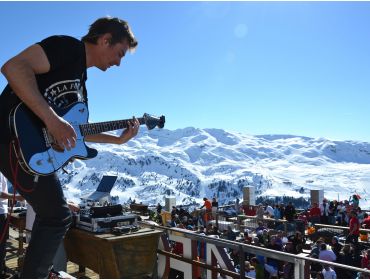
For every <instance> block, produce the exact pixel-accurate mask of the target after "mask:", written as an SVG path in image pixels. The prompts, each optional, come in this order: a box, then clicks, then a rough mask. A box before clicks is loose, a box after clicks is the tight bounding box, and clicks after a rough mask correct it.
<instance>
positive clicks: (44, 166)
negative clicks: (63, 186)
mask: <svg viewBox="0 0 370 280" xmlns="http://www.w3.org/2000/svg"><path fill="white" fill-rule="evenodd" d="M53 109H54V111H55V112H56V113H57V114H58V115H59V116H60V117H62V118H63V119H64V120H66V121H67V122H68V123H69V124H70V125H71V126H72V127H73V128H74V130H75V132H76V135H77V138H76V146H75V147H74V148H71V150H69V151H68V150H67V149H61V148H60V146H59V145H58V144H57V143H55V141H54V139H53V137H52V136H51V135H50V133H49V132H48V130H47V128H46V127H45V125H44V123H43V122H42V121H41V120H40V119H39V118H38V117H37V116H36V115H35V114H34V113H33V112H32V111H31V110H30V109H29V108H28V107H27V106H26V105H25V104H24V103H20V104H19V105H18V106H16V107H15V108H14V109H13V110H12V112H11V113H10V117H9V124H10V128H11V131H12V135H13V139H14V140H13V141H12V143H13V147H14V150H15V153H16V156H17V159H18V161H19V163H20V166H21V167H22V169H23V170H24V171H25V172H27V173H29V174H31V175H49V174H52V173H54V172H56V171H57V170H59V169H60V168H62V167H64V166H65V165H66V164H68V162H69V161H70V160H72V159H75V158H77V159H91V158H94V157H95V156H96V155H97V154H98V152H97V150H95V149H92V148H89V147H88V146H86V144H85V141H84V138H85V136H87V135H94V134H99V133H101V132H106V131H113V130H117V129H121V128H127V127H128V122H129V121H131V120H132V119H127V120H118V121H109V122H100V123H88V122H87V121H88V116H89V112H88V108H87V106H86V104H84V103H82V102H76V103H73V104H71V105H70V106H68V107H66V108H63V109H59V108H53ZM138 121H139V122H140V125H143V124H145V125H146V126H147V128H148V129H149V130H150V129H153V128H155V127H156V126H157V127H159V128H163V127H164V123H165V117H164V116H161V117H155V116H152V115H149V114H144V116H143V117H142V118H138Z"/></svg>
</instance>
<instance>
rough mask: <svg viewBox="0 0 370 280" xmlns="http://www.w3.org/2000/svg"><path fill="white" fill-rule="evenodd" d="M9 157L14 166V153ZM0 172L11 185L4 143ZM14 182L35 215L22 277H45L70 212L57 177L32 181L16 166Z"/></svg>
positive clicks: (1, 152) (66, 227) (43, 177)
mask: <svg viewBox="0 0 370 280" xmlns="http://www.w3.org/2000/svg"><path fill="white" fill-rule="evenodd" d="M12 158H13V166H14V164H15V163H14V160H15V156H14V152H13V154H12ZM17 164H18V163H17ZM0 172H1V173H3V175H4V176H5V177H6V178H7V179H8V180H9V181H10V182H11V183H12V184H13V185H14V182H13V179H14V178H13V175H12V173H11V168H10V166H9V145H7V144H0ZM16 180H17V182H18V184H20V185H21V187H22V188H23V190H21V189H17V191H18V192H19V193H20V194H21V195H22V196H23V197H24V198H25V199H26V200H27V203H29V204H30V205H31V206H32V208H33V210H34V211H35V213H36V218H35V222H34V224H33V228H32V235H31V240H30V243H29V245H28V248H27V252H26V256H25V259H24V265H23V270H22V273H21V278H31V279H32V278H46V277H47V276H48V273H49V270H50V268H51V266H52V262H53V259H54V256H55V253H56V251H57V249H58V246H59V245H60V243H61V242H62V240H63V238H64V236H65V234H66V232H67V230H68V228H69V226H70V224H71V221H72V218H71V212H70V210H69V208H68V205H67V202H66V200H65V198H64V195H63V190H62V187H61V184H60V181H59V179H58V177H57V175H56V174H53V175H49V176H39V177H38V180H37V181H35V177H34V176H32V175H29V174H28V173H26V172H25V171H23V169H22V168H21V167H20V166H19V167H18V175H17V178H16ZM30 190H32V191H31V192H29V191H30Z"/></svg>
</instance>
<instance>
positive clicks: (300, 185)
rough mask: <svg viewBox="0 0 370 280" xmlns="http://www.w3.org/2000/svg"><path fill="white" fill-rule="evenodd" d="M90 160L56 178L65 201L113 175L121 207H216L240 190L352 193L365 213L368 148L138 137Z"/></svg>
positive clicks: (295, 140) (186, 133)
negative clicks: (173, 202)
mask: <svg viewBox="0 0 370 280" xmlns="http://www.w3.org/2000/svg"><path fill="white" fill-rule="evenodd" d="M89 146H90V147H93V148H96V149H97V150H98V151H99V154H98V156H97V157H96V158H94V159H91V160H87V161H81V160H75V161H74V162H73V163H71V164H69V165H68V166H67V167H66V169H67V171H68V172H69V174H64V173H63V174H62V175H61V178H62V181H63V183H64V184H65V193H66V196H67V197H68V198H69V199H72V200H75V201H77V200H78V198H79V197H80V196H82V195H84V194H86V193H88V192H92V191H94V190H95V189H96V187H97V184H98V183H99V181H100V179H101V178H102V176H103V175H118V179H117V182H116V184H115V187H114V188H113V190H112V192H111V194H112V195H116V196H118V197H119V199H120V202H121V203H124V202H126V201H127V200H129V199H132V200H133V199H135V200H136V201H140V202H143V203H149V204H156V203H157V202H160V203H162V204H163V203H164V197H165V196H166V195H171V196H176V198H177V204H190V203H194V202H198V203H200V202H201V199H202V198H203V197H205V196H206V197H209V198H212V197H213V196H216V197H218V199H219V201H220V203H221V204H223V203H228V202H229V201H234V200H235V198H236V197H239V198H242V189H243V187H244V186H248V185H251V186H255V187H256V189H257V196H258V195H268V196H283V195H286V196H293V197H301V196H304V197H309V195H310V190H311V189H324V194H325V197H327V198H329V199H338V198H339V199H340V200H344V199H348V198H349V196H350V195H351V194H353V193H358V194H360V196H361V197H362V198H363V199H362V200H361V201H360V206H362V207H366V208H369V206H370V200H369V202H368V201H367V199H366V198H367V197H368V190H370V189H369V187H370V172H369V171H370V143H365V142H355V141H330V140H328V139H324V138H317V139H314V138H308V137H300V136H291V135H257V136H252V135H244V134H240V133H231V132H227V131H224V130H220V129H197V128H192V127H188V128H184V129H177V130H174V131H171V130H167V129H163V130H157V129H155V130H151V131H148V130H146V129H145V128H144V129H141V130H140V132H139V134H138V136H137V137H136V138H134V139H133V140H131V141H129V142H128V143H127V144H125V145H121V146H117V145H106V144H104V145H101V144H90V145H89Z"/></svg>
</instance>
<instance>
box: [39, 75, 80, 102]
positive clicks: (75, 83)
mask: <svg viewBox="0 0 370 280" xmlns="http://www.w3.org/2000/svg"><path fill="white" fill-rule="evenodd" d="M44 97H45V98H46V100H47V101H48V103H49V104H53V105H55V106H57V107H58V108H63V107H66V106H68V105H70V104H72V103H74V102H83V101H84V98H83V87H82V86H81V81H80V79H76V80H65V81H60V82H58V83H55V84H52V85H51V86H50V87H48V88H47V89H46V90H45V93H44Z"/></svg>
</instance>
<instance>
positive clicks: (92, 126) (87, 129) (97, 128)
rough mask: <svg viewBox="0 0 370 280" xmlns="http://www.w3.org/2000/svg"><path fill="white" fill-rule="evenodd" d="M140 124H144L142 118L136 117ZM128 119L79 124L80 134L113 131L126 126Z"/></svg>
mask: <svg viewBox="0 0 370 280" xmlns="http://www.w3.org/2000/svg"><path fill="white" fill-rule="evenodd" d="M137 120H138V121H139V123H140V125H142V124H145V119H144V118H137ZM129 121H132V119H129V120H119V121H110V122H99V123H87V124H82V125H80V129H81V134H82V135H83V136H87V135H95V134H99V133H102V132H107V131H113V130H117V129H122V128H127V127H128V124H129Z"/></svg>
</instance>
